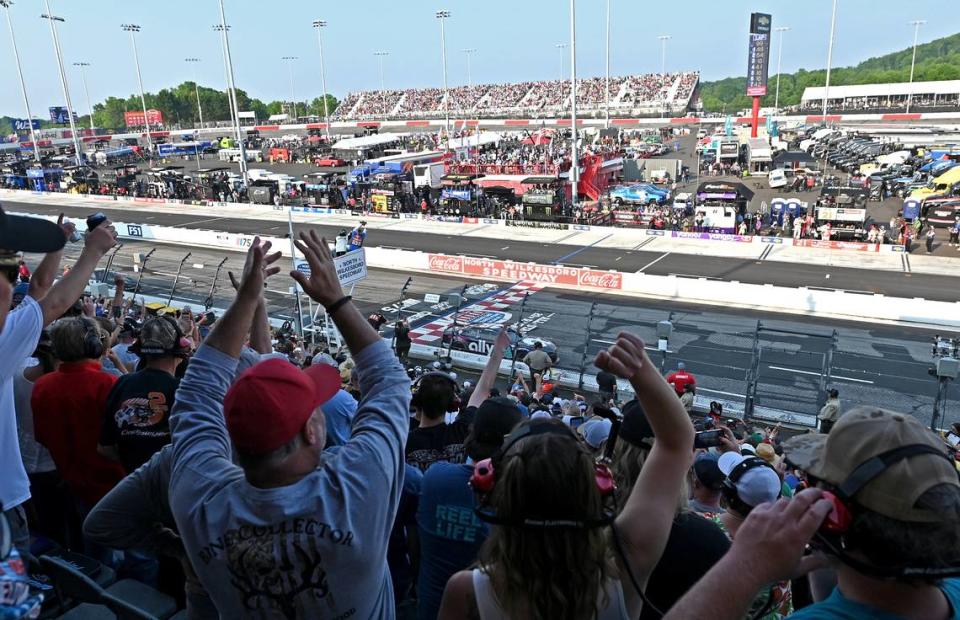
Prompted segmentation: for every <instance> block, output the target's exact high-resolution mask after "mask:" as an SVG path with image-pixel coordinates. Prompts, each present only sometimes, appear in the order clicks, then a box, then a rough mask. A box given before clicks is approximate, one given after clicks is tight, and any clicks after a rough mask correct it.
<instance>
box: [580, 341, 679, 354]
mask: <svg viewBox="0 0 960 620" xmlns="http://www.w3.org/2000/svg"><path fill="white" fill-rule="evenodd" d="M591 340H592V341H593V342H599V343H600V344H617V343H616V342H615V341H613V340H600V339H598V338H592V339H591ZM644 349H646V350H647V351H658V352H661V353H662V351H660V349H658V348H657V347H644ZM667 353H673V351H671V350H669V349H667Z"/></svg>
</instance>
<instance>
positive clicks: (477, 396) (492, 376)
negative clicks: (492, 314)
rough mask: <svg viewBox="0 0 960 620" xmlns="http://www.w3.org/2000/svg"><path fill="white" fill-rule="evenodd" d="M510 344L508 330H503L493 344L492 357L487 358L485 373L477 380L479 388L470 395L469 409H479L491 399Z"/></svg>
mask: <svg viewBox="0 0 960 620" xmlns="http://www.w3.org/2000/svg"><path fill="white" fill-rule="evenodd" d="M509 344H510V337H509V336H508V335H507V330H506V328H504V329H501V330H500V333H499V334H497V339H496V340H495V341H494V343H493V350H492V351H490V357H489V358H487V365H486V366H484V368H483V373H481V374H480V378H479V379H477V387H476V388H475V389H474V390H473V394H471V395H470V402H469V403H467V406H468V407H479V406H480V405H481V403H483V401H485V400H487V398H489V397H490V390H491V389H493V385H494V384H495V383H496V382H497V372H498V371H499V370H500V362H502V361H503V353H504V351H505V350H506V349H507V345H509Z"/></svg>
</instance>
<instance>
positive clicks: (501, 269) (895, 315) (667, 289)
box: [27, 214, 960, 330]
mask: <svg viewBox="0 0 960 620" xmlns="http://www.w3.org/2000/svg"><path fill="white" fill-rule="evenodd" d="M27 215H33V214H27ZM40 217H44V219H48V220H51V221H54V220H55V219H56V218H55V217H54V216H40ZM114 225H115V226H116V228H117V232H118V234H119V236H120V237H121V238H124V239H132V240H138V241H156V242H159V243H165V244H173V245H186V246H192V247H207V248H216V249H227V250H233V251H238V252H243V251H245V250H246V248H248V247H249V246H250V244H251V242H252V241H253V238H254V235H248V234H242V233H229V232H220V231H214V230H202V229H192V228H175V227H170V226H154V225H152V224H135V223H128V222H114ZM261 238H262V239H264V240H267V239H269V240H270V241H272V242H273V244H274V247H275V248H278V249H280V251H281V252H283V254H284V255H285V256H290V244H289V240H286V239H281V238H278V237H266V236H261ZM366 253H367V265H368V266H369V267H373V268H381V269H391V270H401V271H407V272H409V271H416V272H420V273H432V274H435V275H451V276H457V277H461V278H471V279H480V280H486V281H499V282H516V281H532V282H541V283H545V284H547V285H549V286H551V287H554V288H562V289H568V290H576V291H581V292H583V291H593V292H602V293H609V294H615V295H623V296H629V297H653V298H658V299H666V300H673V301H677V302H681V303H695V304H708V305H718V306H726V307H741V308H750V309H756V310H763V311H771V312H783V313H790V314H802V315H808V316H829V317H833V318H840V319H846V320H856V321H864V320H868V321H869V320H876V321H886V322H893V323H899V324H909V325H911V326H918V327H929V328H935V329H944V328H946V329H952V330H956V329H960V301H958V302H943V301H931V300H927V299H923V298H913V299H907V298H900V297H888V296H886V295H878V294H873V295H865V294H862V293H847V292H844V291H836V290H820V289H814V288H805V287H801V288H790V287H785V286H777V285H774V284H745V283H742V282H738V281H717V280H710V279H707V278H687V277H682V276H672V275H671V276H658V275H649V274H644V273H625V272H620V271H615V270H599V269H589V268H584V267H570V266H564V265H553V264H550V265H545V264H539V263H533V262H520V261H512V260H500V259H489V258H481V257H472V256H463V255H452V254H437V253H430V252H420V251H409V250H400V249H392V248H378V247H370V248H366Z"/></svg>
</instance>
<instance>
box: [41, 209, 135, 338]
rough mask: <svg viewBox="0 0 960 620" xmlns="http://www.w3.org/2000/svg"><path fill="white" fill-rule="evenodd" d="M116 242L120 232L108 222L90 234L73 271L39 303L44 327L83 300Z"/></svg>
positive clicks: (61, 279)
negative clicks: (93, 276)
mask: <svg viewBox="0 0 960 620" xmlns="http://www.w3.org/2000/svg"><path fill="white" fill-rule="evenodd" d="M116 243H117V231H116V230H115V229H114V228H113V224H111V223H110V221H109V220H107V221H106V222H104V223H103V224H101V225H100V226H97V227H96V228H94V229H93V230H91V231H90V232H88V233H87V239H86V242H85V245H84V247H83V251H82V252H81V253H80V258H78V259H77V262H76V263H75V264H74V266H73V269H71V270H70V273H68V274H67V275H65V276H63V277H62V278H60V280H59V281H58V282H57V283H56V284H55V285H54V286H53V288H51V289H50V292H49V293H47V294H46V295H45V296H44V298H43V299H40V300H38V302H39V304H40V308H41V309H42V310H43V324H44V325H45V326H46V325H49V324H50V323H52V322H53V321H55V320H56V319H58V318H60V317H61V316H62V315H63V313H64V312H66V311H67V309H68V308H69V307H70V306H72V305H73V302H75V301H77V299H79V298H80V295H81V294H83V290H84V289H85V288H86V286H87V283H88V282H89V280H90V276H91V275H93V272H94V270H96V268H97V263H98V262H100V259H101V258H102V257H103V255H104V254H106V253H107V252H108V251H109V250H110V248H112V247H113V246H114V245H116Z"/></svg>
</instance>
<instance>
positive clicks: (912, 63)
mask: <svg viewBox="0 0 960 620" xmlns="http://www.w3.org/2000/svg"><path fill="white" fill-rule="evenodd" d="M925 23H927V20H925V19H916V20H914V21H912V22H910V25H911V26H913V57H912V58H911V59H910V85H909V86H908V87H907V114H909V113H910V104H912V103H913V68H914V66H916V64H917V36H918V35H919V34H920V26H922V25H924V24H925Z"/></svg>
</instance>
